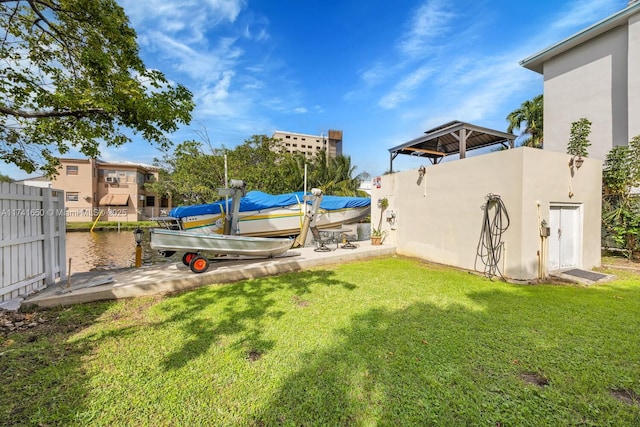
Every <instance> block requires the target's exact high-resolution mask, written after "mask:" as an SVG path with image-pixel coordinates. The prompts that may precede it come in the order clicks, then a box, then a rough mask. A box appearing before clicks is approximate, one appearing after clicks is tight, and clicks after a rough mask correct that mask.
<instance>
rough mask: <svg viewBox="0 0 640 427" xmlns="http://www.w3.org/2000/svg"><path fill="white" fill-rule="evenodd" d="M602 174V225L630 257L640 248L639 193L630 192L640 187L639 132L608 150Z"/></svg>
mask: <svg viewBox="0 0 640 427" xmlns="http://www.w3.org/2000/svg"><path fill="white" fill-rule="evenodd" d="M602 178H603V186H604V197H603V203H602V221H603V225H604V228H605V230H606V231H607V232H608V233H609V235H610V236H611V238H613V240H614V241H615V242H616V243H617V244H618V246H620V247H622V248H624V249H626V250H627V251H628V252H629V257H630V258H632V257H633V253H634V251H637V250H639V249H640V248H639V244H640V239H639V237H640V196H639V195H638V194H637V193H634V192H633V189H634V188H638V187H640V135H639V136H636V137H635V138H633V139H632V140H631V141H630V142H629V145H628V146H618V147H614V148H613V149H612V150H611V151H610V152H609V154H608V155H607V159H606V160H605V163H604V170H603V173H602Z"/></svg>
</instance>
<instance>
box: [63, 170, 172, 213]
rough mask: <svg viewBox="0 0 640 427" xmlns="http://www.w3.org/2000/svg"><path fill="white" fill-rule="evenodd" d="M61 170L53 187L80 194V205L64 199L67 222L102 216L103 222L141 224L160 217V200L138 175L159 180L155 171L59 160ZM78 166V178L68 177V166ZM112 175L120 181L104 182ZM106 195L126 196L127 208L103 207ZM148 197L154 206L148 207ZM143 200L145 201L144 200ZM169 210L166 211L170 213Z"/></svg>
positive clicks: (67, 192)
mask: <svg viewBox="0 0 640 427" xmlns="http://www.w3.org/2000/svg"><path fill="white" fill-rule="evenodd" d="M60 161H61V163H62V167H61V168H60V173H59V175H58V176H57V177H56V178H55V179H54V180H53V186H54V187H56V188H60V189H62V190H64V191H65V194H69V193H78V195H79V197H78V201H69V200H68V197H66V196H65V199H67V200H66V202H65V207H66V210H67V221H69V222H87V221H94V220H95V219H96V218H97V217H98V215H99V214H100V212H102V214H101V215H100V220H101V221H121V222H127V221H140V220H146V219H148V217H152V216H160V213H161V207H160V204H161V198H160V197H158V195H157V194H155V193H152V192H147V191H146V190H145V188H144V183H145V182H147V180H146V179H142V182H141V180H140V179H138V178H139V177H138V174H143V175H145V176H146V175H147V174H152V175H153V176H154V177H155V180H158V179H159V173H158V171H156V170H147V169H145V168H141V167H138V166H136V165H129V164H116V163H98V162H96V161H95V160H91V159H89V160H85V159H60ZM68 165H73V166H78V174H77V175H67V166H68ZM107 174H109V175H111V176H113V177H116V178H118V180H117V182H115V183H108V182H106V180H105V177H106V175H107ZM107 194H123V195H128V196H129V197H130V199H129V202H128V205H127V206H101V205H100V200H101V199H102V198H103V197H104V196H105V195H107ZM148 196H153V197H155V206H154V207H146V206H145V205H146V200H147V197H148ZM141 198H143V199H144V200H141ZM169 209H170V206H169V207H168V208H167V209H165V210H169Z"/></svg>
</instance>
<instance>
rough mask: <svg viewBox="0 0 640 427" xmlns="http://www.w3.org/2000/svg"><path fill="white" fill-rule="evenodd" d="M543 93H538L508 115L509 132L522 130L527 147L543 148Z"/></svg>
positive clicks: (521, 133)
mask: <svg viewBox="0 0 640 427" xmlns="http://www.w3.org/2000/svg"><path fill="white" fill-rule="evenodd" d="M543 112H544V99H543V95H538V96H536V97H535V98H533V99H532V100H530V101H525V102H523V103H522V105H521V106H520V108H518V109H517V110H515V111H512V112H511V113H509V115H508V116H507V121H508V122H509V126H508V127H507V132H509V133H513V131H514V130H515V129H518V130H520V136H521V137H524V138H525V140H524V143H523V144H522V145H524V146H527V147H534V148H542V141H543V118H544V115H543Z"/></svg>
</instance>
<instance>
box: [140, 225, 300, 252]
mask: <svg viewBox="0 0 640 427" xmlns="http://www.w3.org/2000/svg"><path fill="white" fill-rule="evenodd" d="M292 243H293V242H292V241H291V240H290V239H277V238H261V237H247V236H229V235H222V234H202V233H194V232H190V231H182V230H167V229H162V228H153V229H151V242H150V246H151V248H152V249H155V250H158V251H184V252H194V253H195V252H207V253H209V254H215V255H244V256H255V257H267V258H270V257H277V256H280V255H283V254H285V253H286V252H287V251H288V250H289V249H290V248H291V244H292Z"/></svg>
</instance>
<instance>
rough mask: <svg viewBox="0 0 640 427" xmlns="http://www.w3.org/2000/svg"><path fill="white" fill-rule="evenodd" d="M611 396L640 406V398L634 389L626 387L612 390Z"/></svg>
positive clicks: (628, 403)
mask: <svg viewBox="0 0 640 427" xmlns="http://www.w3.org/2000/svg"><path fill="white" fill-rule="evenodd" d="M611 397H613V398H614V399H616V400H619V401H620V402H622V403H626V404H627V405H635V406H640V398H639V396H638V395H637V394H636V393H635V392H634V391H633V390H629V389H624V388H623V389H617V390H611Z"/></svg>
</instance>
